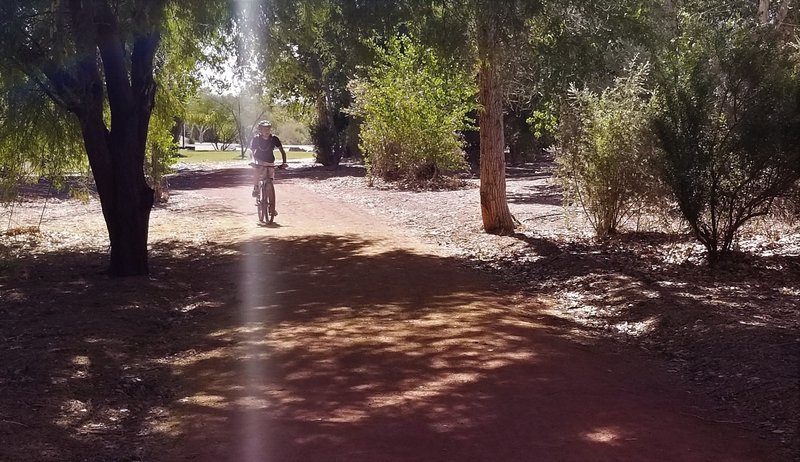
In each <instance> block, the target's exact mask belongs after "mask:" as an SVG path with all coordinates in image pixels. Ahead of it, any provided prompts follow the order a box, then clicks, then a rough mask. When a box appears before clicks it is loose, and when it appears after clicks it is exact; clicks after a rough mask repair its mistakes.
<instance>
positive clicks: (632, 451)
mask: <svg viewBox="0 0 800 462" xmlns="http://www.w3.org/2000/svg"><path fill="white" fill-rule="evenodd" d="M248 173H249V172H247V171H246V170H241V169H229V170H224V171H219V172H214V173H211V174H209V175H208V176H207V177H206V178H205V180H203V181H206V183H205V184H201V185H197V184H195V185H193V187H198V186H200V187H202V188H203V194H204V195H205V196H206V198H207V204H206V206H205V207H206V209H207V210H214V211H215V215H214V219H213V220H208V221H206V222H205V223H204V224H205V225H206V226H207V227H208V228H209V229H210V230H211V231H210V232H211V233H212V234H213V235H215V236H216V237H217V238H218V245H219V247H220V248H218V249H209V251H219V250H220V249H223V250H225V251H227V252H228V253H229V254H230V255H232V257H230V258H228V257H222V256H220V257H219V265H218V268H217V272H216V273H215V276H214V279H213V280H209V281H208V282H207V284H208V285H209V291H215V290H221V291H224V292H225V293H226V297H225V299H224V300H223V301H222V302H221V303H220V305H219V306H218V307H216V308H215V309H214V310H209V311H208V312H207V315H206V318H205V320H204V323H205V324H206V326H205V328H206V329H208V331H207V332H204V333H203V334H202V335H204V337H205V339H206V340H205V342H204V347H203V348H199V347H197V348H195V349H193V350H191V351H190V352H187V353H184V354H179V355H175V356H174V357H173V358H172V359H171V360H170V364H169V367H170V368H171V370H172V371H173V378H174V383H175V386H176V388H177V390H179V394H180V395H181V396H179V397H177V398H178V404H177V405H176V406H173V408H172V409H171V410H170V414H171V417H170V419H169V421H168V422H164V423H163V424H162V426H161V428H160V429H159V431H162V432H164V433H165V434H166V433H169V434H172V435H177V438H176V439H175V440H174V441H172V442H171V444H170V445H171V449H169V450H168V451H167V452H166V453H164V454H160V455H158V457H157V458H158V459H160V460H165V461H179V460H192V461H238V462H250V461H350V462H353V461H587V460H591V461H628V460H630V461H634V460H635V461H647V460H652V461H768V460H781V459H780V458H779V456H778V455H777V452H775V449H774V448H772V447H771V446H770V445H769V444H768V443H766V442H764V441H760V440H758V439H757V437H756V436H754V435H753V434H751V433H747V432H745V431H744V430H741V429H740V428H738V427H737V426H736V425H735V423H724V422H722V421H721V420H722V419H719V418H714V417H710V414H708V413H706V412H705V411H704V410H703V409H702V407H701V406H702V404H701V403H698V402H696V400H695V399H694V397H693V396H691V395H690V394H688V393H687V392H686V391H684V389H683V388H682V386H681V385H680V384H679V383H676V382H675V381H674V379H673V378H672V377H671V376H670V375H669V374H667V373H666V372H665V371H663V369H662V368H660V367H659V366H660V364H658V363H657V362H654V361H652V360H650V359H648V358H645V357H642V356H641V355H639V354H638V353H636V352H632V351H628V350H624V351H620V350H618V349H615V348H614V347H613V346H610V345H606V344H602V343H598V342H597V341H595V340H589V339H585V338H580V337H578V336H575V335H574V333H572V329H571V326H570V325H568V324H567V323H566V322H565V321H564V320H559V319H556V318H553V317H550V316H547V315H546V314H543V313H542V312H541V311H540V310H539V309H538V308H539V307H537V306H536V305H533V304H531V303H527V302H526V301H525V300H519V299H516V298H513V297H512V296H510V295H505V294H502V293H497V292H496V291H493V290H492V289H491V281H490V279H489V278H488V277H487V276H486V275H484V274H481V273H478V272H476V271H473V270H470V269H468V268H466V267H464V266H463V265H462V264H460V262H459V261H458V260H457V259H454V258H450V257H447V256H442V255H437V254H436V253H435V249H433V248H431V247H428V246H427V245H425V244H422V243H420V242H416V241H414V239H413V238H411V237H409V236H407V235H406V234H405V233H403V232H402V230H397V229H392V228H390V227H388V226H387V225H385V224H383V223H381V222H379V221H378V219H376V218H375V217H373V216H369V215H368V214H366V213H364V211H362V210H359V209H358V208H356V207H355V206H352V205H345V204H342V203H339V202H335V201H331V200H328V199H326V198H324V197H322V196H320V195H318V194H316V193H313V192H311V191H309V190H307V189H305V188H303V187H302V184H301V182H295V183H293V182H291V181H289V182H287V181H284V182H282V183H281V184H279V185H278V201H279V202H278V210H279V212H280V215H279V216H278V217H277V223H278V224H277V225H276V226H274V227H265V226H258V225H257V223H256V218H255V210H254V209H255V208H254V207H253V205H252V204H251V200H249V198H247V199H245V198H246V197H247V196H248V193H249V186H248V183H249V178H248V176H247V175H248ZM177 189H178V194H180V185H178V187H177ZM155 226H156V227H157V226H158V221H157V220H156V223H155ZM212 327H213V328H212ZM194 335H199V334H198V333H194ZM151 458H152V457H151Z"/></svg>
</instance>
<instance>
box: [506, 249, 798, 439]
mask: <svg viewBox="0 0 800 462" xmlns="http://www.w3.org/2000/svg"><path fill="white" fill-rule="evenodd" d="M516 237H518V238H519V239H520V240H522V241H523V242H525V243H526V244H527V246H528V247H527V250H526V258H525V259H521V258H518V257H509V259H508V260H507V261H505V262H504V263H503V264H500V265H499V267H500V268H502V270H501V271H502V272H503V274H505V275H506V276H507V278H508V279H507V281H508V282H509V283H510V285H511V286H515V287H523V288H524V289H523V291H524V293H525V294H526V296H529V297H533V298H541V297H545V298H548V299H549V300H556V303H559V304H560V305H561V306H560V307H559V310H560V312H561V314H562V315H564V314H566V315H567V317H568V318H570V319H575V320H577V321H578V322H580V323H581V324H582V325H583V329H584V330H588V331H590V332H591V331H598V332H599V331H602V332H603V334H602V335H609V334H611V336H613V337H617V338H621V339H624V340H626V341H631V342H633V343H636V344H638V345H640V346H643V347H645V348H646V349H648V350H651V351H657V352H659V354H660V355H663V356H665V357H666V358H668V359H670V360H671V361H672V362H673V366H671V367H677V368H678V369H680V370H681V372H683V373H684V375H685V376H686V377H687V378H688V379H690V380H691V381H692V382H693V383H694V384H696V385H698V386H699V387H700V389H703V390H706V391H707V392H708V393H710V394H712V395H713V396H715V399H716V400H718V403H719V404H718V405H719V406H720V407H721V408H724V409H726V410H728V411H729V412H731V413H732V414H733V415H734V417H733V419H734V420H741V421H743V422H745V421H746V422H747V423H748V425H750V426H755V425H759V426H763V427H766V428H769V429H771V430H774V433H773V434H775V435H778V437H781V436H783V437H785V438H784V441H785V443H786V444H788V445H790V446H792V447H794V451H795V452H798V453H800V451H798V449H800V434H798V431H797V429H798V428H800V421H798V417H800V416H798V414H797V412H796V409H797V408H798V407H800V388H798V386H797V384H798V383H800V369H798V367H797V364H800V343H798V340H797V335H798V331H800V322H799V321H798V319H800V257H799V256H797V255H788V256H772V257H758V256H753V255H738V256H737V260H735V261H732V262H726V263H722V264H721V265H720V266H719V267H718V268H715V269H711V268H709V267H708V266H706V265H705V263H702V262H698V263H686V262H684V263H680V264H679V263H674V264H671V263H667V261H669V255H665V254H664V252H669V251H671V250H670V249H671V248H674V249H680V248H682V247H681V245H682V244H685V243H686V242H687V241H688V242H691V239H690V237H688V236H675V235H668V234H659V233H632V234H624V235H619V236H615V237H612V238H610V239H608V240H605V241H602V242H583V243H575V242H571V243H564V242H559V241H555V240H550V239H548V238H546V237H538V236H526V235H524V234H518V235H516ZM673 251H674V252H678V251H679V250H673ZM679 260H680V261H684V259H682V258H679Z"/></svg>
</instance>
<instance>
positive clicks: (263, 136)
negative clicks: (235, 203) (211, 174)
mask: <svg viewBox="0 0 800 462" xmlns="http://www.w3.org/2000/svg"><path fill="white" fill-rule="evenodd" d="M275 149H278V150H280V151H281V156H282V157H283V164H281V166H280V168H285V167H286V151H284V150H283V145H282V144H281V140H280V139H278V137H277V136H275V135H273V134H272V124H271V123H269V121H267V120H262V121H261V122H259V123H258V134H257V135H256V136H254V137H253V141H252V142H251V143H250V150H252V151H253V160H254V161H255V163H256V164H257V165H259V167H262V168H256V169H255V175H254V178H253V197H257V196H258V181H259V180H260V179H261V178H262V176H263V175H266V176H267V178H269V179H270V180H275V153H274V152H273V151H274V150H275ZM270 206H271V208H272V210H271V213H272V215H277V214H278V212H277V211H276V210H275V204H274V203H273V204H270Z"/></svg>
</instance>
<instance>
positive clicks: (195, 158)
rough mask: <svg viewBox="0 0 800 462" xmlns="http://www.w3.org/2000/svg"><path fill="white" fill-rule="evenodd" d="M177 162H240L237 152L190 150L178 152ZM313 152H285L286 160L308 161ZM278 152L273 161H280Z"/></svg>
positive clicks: (239, 155)
mask: <svg viewBox="0 0 800 462" xmlns="http://www.w3.org/2000/svg"><path fill="white" fill-rule="evenodd" d="M178 155H179V156H180V157H178V162H228V161H232V160H242V158H241V153H240V152H239V151H193V150H190V149H179V150H178ZM312 157H314V153H313V152H305V151H289V150H288V149H287V150H286V160H298V159H310V158H312ZM280 158H281V153H280V151H275V159H277V160H278V161H280Z"/></svg>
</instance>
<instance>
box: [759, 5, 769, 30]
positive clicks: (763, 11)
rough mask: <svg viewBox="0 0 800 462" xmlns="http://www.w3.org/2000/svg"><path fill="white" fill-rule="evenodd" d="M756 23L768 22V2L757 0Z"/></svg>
mask: <svg viewBox="0 0 800 462" xmlns="http://www.w3.org/2000/svg"><path fill="white" fill-rule="evenodd" d="M758 21H759V22H760V23H761V24H766V23H768V22H769V0H758Z"/></svg>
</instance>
